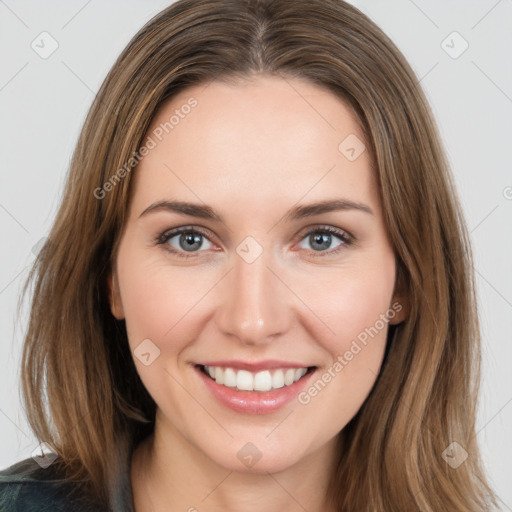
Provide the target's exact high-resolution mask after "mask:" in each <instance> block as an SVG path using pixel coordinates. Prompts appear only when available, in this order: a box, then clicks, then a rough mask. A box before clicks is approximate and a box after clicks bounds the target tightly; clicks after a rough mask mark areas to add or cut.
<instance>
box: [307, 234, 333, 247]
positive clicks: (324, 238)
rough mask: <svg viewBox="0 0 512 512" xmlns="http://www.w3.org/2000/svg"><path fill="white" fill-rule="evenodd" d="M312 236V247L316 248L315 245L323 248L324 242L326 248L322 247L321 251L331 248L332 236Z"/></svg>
mask: <svg viewBox="0 0 512 512" xmlns="http://www.w3.org/2000/svg"><path fill="white" fill-rule="evenodd" d="M312 236H313V243H312V244H311V246H312V247H313V248H315V244H318V245H320V246H321V245H322V242H323V244H324V246H323V247H320V249H328V248H329V245H330V241H331V235H328V234H320V233H317V234H315V235H312Z"/></svg>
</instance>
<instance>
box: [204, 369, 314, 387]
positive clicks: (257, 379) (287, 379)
mask: <svg viewBox="0 0 512 512" xmlns="http://www.w3.org/2000/svg"><path fill="white" fill-rule="evenodd" d="M200 368H201V370H202V371H203V372H204V373H205V374H206V375H208V376H209V377H210V378H211V379H212V380H214V381H215V382H216V383H217V384H219V385H221V386H225V387H228V388H236V389H238V390H239V391H260V392H265V391H271V390H273V389H280V388H282V387H285V386H291V385H292V384H293V383H295V382H297V381H298V380H300V379H301V378H302V377H304V375H306V373H308V372H309V371H312V370H313V369H314V368H315V367H308V368H274V369H272V370H263V371H259V372H250V371H248V370H236V369H234V368H223V367H221V366H207V365H200Z"/></svg>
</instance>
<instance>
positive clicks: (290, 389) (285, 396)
mask: <svg viewBox="0 0 512 512" xmlns="http://www.w3.org/2000/svg"><path fill="white" fill-rule="evenodd" d="M195 370H196V371H197V372H198V373H199V376H200V377H201V379H202V380H203V382H204V383H205V385H206V387H207V388H208V389H209V390H210V392H211V393H212V395H213V396H214V397H215V398H216V399H217V400H218V401H219V402H220V403H221V404H222V405H225V406H226V407H228V408H229V409H232V410H233V411H236V412H242V413H245V414H269V413H271V412H274V411H277V410H278V409H280V408H281V407H284V406H285V405H286V404H288V403H289V402H291V401H292V400H293V399H294V398H295V397H296V396H297V395H298V394H299V393H300V392H301V391H302V389H303V388H304V387H305V386H306V384H307V383H308V382H309V380H310V379H311V376H312V375H313V374H314V373H315V370H313V371H311V372H309V373H307V374H306V375H304V377H302V378H301V379H299V380H298V381H297V382H294V383H293V384H291V385H290V386H284V387H282V388H279V389H272V390H270V391H240V390H238V389H236V388H228V387H227V386H223V385H221V384H217V382H216V381H214V380H213V379H211V378H210V377H208V376H207V375H206V374H205V373H204V372H203V371H202V370H201V368H200V367H198V366H196V367H195Z"/></svg>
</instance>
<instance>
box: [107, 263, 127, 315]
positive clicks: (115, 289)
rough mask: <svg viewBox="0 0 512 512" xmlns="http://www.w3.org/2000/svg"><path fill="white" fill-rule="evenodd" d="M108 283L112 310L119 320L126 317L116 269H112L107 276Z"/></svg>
mask: <svg viewBox="0 0 512 512" xmlns="http://www.w3.org/2000/svg"><path fill="white" fill-rule="evenodd" d="M107 284H108V292H109V293H108V299H109V303H110V311H111V312H112V315H114V317H115V318H116V319H117V320H123V319H124V309H123V303H122V302H121V293H120V291H119V285H118V280H117V275H116V272H115V271H111V272H110V273H109V275H108V277H107Z"/></svg>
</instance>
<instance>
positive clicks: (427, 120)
mask: <svg viewBox="0 0 512 512" xmlns="http://www.w3.org/2000/svg"><path fill="white" fill-rule="evenodd" d="M258 74H266V75H271V76H276V77H281V78H283V79H289V78H294V77H296V78H301V79H306V80H309V81H310V82H312V83H314V84H316V85H318V86H320V87H323V88H324V89H325V90H328V91H330V92H332V93H334V94H335V95H337V96H338V97H339V98H340V99H341V100H343V101H344V102H345V103H346V104H347V105H348V106H349V107H350V108H351V109H352V110H353V111H354V113H355V114H356V115H357V118H358V120H359V122H360V124H361V127H362V129H363V132H364V133H365V136H366V141H365V142H366V145H367V149H368V150H369V151H370V152H371V156H372V159H373V163H374V169H375V173H376V175H377V177H378V183H379V189H380V194H381V198H382V205H383V209H384V214H385V219H386V223H387V228H388V230H389V234H390V237H391V240H392V243H393V246H394V250H395V255H396V261H397V268H398V274H397V275H398V279H399V280H400V281H401V283H402V285H403V286H404V288H405V290H406V292H407V297H408V302H409V313H408V318H407V320H406V321H405V322H404V323H402V324H399V325H398V326H397V327H395V328H393V329H391V330H390V333H389V338H388V346H387V350H386V356H385V360H384V363H383V366H382V369H381V372H380V374H379V376H378V379H377V381H376V384H375V386H374V388H373V390H372V392H371V394H370V395H369V396H368V398H367V399H366V401H365V403H364V404H363V405H362V407H361V408H360V410H359V412H358V413H357V415H356V416H355V417H354V418H353V419H352V420H351V421H350V423H349V424H348V425H347V426H346V427H345V428H344V429H343V430H342V432H341V433H340V435H339V447H338V449H339V456H338V465H337V468H336V471H335V473H333V475H332V481H331V485H330V488H329V496H328V498H329V500H330V502H331V503H333V504H335V507H336V508H337V509H338V510H340V511H346V512H348V511H350V512H354V511H379V512H382V511H393V512H399V511H404V512H405V511H407V512H410V511H412V510H421V511H425V512H427V511H429V512H434V511H435V512H442V511H450V512H454V511H469V510H471V511H483V510H488V507H489V505H490V504H494V505H496V501H495V497H494V495H493V492H492V490H491V489H490V487H489V486H488V484H487V483H486V479H485V475H484V474H483V473H482V469H481V468H482V466H481V462H480V458H479V452H478V446H477V440H476V435H475V410H476V403H477V395H478V385H479V371H480V368H479V364H480V341H479V325H478V320H477V310H476V300H475V292H474V284H473V274H472V263H471V251H470V244H469V240H468V234H467V231H466V227H465V223H464V219H463V217H462V215H461V208H460V206H459V203H458V200H457V196H456V193H455V191H454V187H453V184H452V178H451V176H450V171H449V166H448V163H447V160H446V157H445V154H444V150H443V148H442V144H441V142H440V137H439V134H438V131H437V128H436V126H435V123H434V120H433V116H432V114H431V110H430V107H429V105H428V103H427V101H426V98H425V95H424V93H423V92H422V90H421V87H420V85H419V83H418V79H417V77H416V76H415V75H414V73H413V71H412V70H411V68H410V66H409V65H408V63H407V62H406V60H405V58H404V57H403V55H402V54H401V53H400V51H399V50H398V49H397V48H396V46H395V45H394V44H393V43H392V41H391V40H390V39H389V38H388V37H387V36H386V35H385V34H384V33H383V32H382V31H381V30H380V29H379V28H378V27H377V26H376V25H375V24H374V23H373V22H372V21H371V20H370V19H368V17H366V16H365V15H364V14H362V13H361V12H360V11H359V10H357V9H356V8H355V7H353V6H351V5H349V4H347V3H345V2H343V1H341V0H274V1H272V0H260V1H250V0H179V1H178V2H176V3H174V4H172V5H171V6H169V7H168V8H166V9H165V10H163V11H162V12H161V13H159V14H158V15H157V16H155V17H154V18H153V19H151V20H150V21H149V22H148V23H147V24H146V25H145V26H144V27H143V28H142V29H141V30H140V31H139V32H138V33H137V34H136V35H135V36H134V37H133V39H132V40H131V41H130V42H129V44H128V46H127V47H126V48H125V50H124V51H123V52H122V54H121V55H120V56H119V58H118V59H117V61H116V62H115V64H114V66H113V67H112V69H111V71H110V72H109V73H108V76H107V77H106V79H105V81H104V83H103V85H102V86H101V88H100V90H99V92H98V94H97V95H96V97H95V99H94V102H93V104H92V106H91V108H90V111H89V113H88V116H87V118H86V121H85V124H84V126H83V129H82V132H81V134H80V137H79V140H78V143H77V146H76V149H75V152H74V154H73V159H72V162H71V167H70V171H69V175H68V179H67V183H66V188H65V192H64V197H63V200H62V203H61V206H60V210H59V211H58V214H57V217H56V220H55V223H54V225H53V228H52V230H51V232H50V234H49V237H48V241H47V243H46V244H45V245H44V247H43V249H42V250H41V252H40V254H39V256H38V258H37V260H36V262H35V264H34V267H33V269H32V271H31V274H30V276H29V280H28V281H27V283H26V286H25V289H24V293H26V292H27V290H28V288H29V284H30V283H33V284H34V287H33V298H32V302H31V314H30V322H29V327H28V332H27V334H26V339H25V344H24V349H23V356H22V391H23V399H24V405H25V408H26V411H27V415H28V419H29V422H30V425H31V427H32V429H33V431H34V433H35V435H36V436H37V438H38V439H40V440H41V441H45V442H47V443H48V444H49V445H50V446H52V447H53V449H54V450H55V452H56V453H57V454H58V455H59V458H58V459H57V460H56V461H55V462H54V464H61V465H62V467H63V469H64V471H65V474H66V475H67V478H68V479H69V480H72V481H75V482H81V483H82V485H83V486H84V487H86V488H87V489H88V490H89V491H90V492H92V493H93V495H94V496H96V497H97V499H98V501H99V502H103V503H107V502H108V500H109V493H110V492H111V486H112V479H113V478H114V473H115V472H116V471H119V468H120V464H126V463H128V461H127V460H126V459H121V458H120V453H123V452H122V449H121V448H122V447H132V448H133V447H134V446H136V445H137V443H139V442H140V441H141V440H142V439H143V438H144V437H145V436H146V435H148V434H149V433H150V432H151V431H152V429H153V426H154V417H155V407H156V405H155V403H154V401H153V399H152V398H151V396H150V395H149V394H148V392H147V391H146V389H145V388H144V386H143V384H142V382H141V380H140V378H139V376H138V374H137V371H136V368H135V365H134V363H133V360H132V356H131V354H130V350H129V345H128V341H127V334H126V330H125V325H124V322H123V321H117V320H116V319H115V318H114V317H113V316H112V314H111V312H110V307H109V298H108V288H107V284H106V278H107V275H108V273H109V271H110V270H111V268H112V263H113V255H114V254H115V251H116V247H117V244H118V241H119V237H120V235H121V232H122V229H123V226H124V223H125V219H126V213H127V208H128V203H129V199H130V194H129V192H130V183H131V181H132V179H131V178H132V176H133V172H136V163H137V158H138V149H139V148H140V147H141V145H142V144H143V142H144V137H145V135H146V132H147V130H148V128H149V125H150V122H151V120H152V119H153V117H154V115H155V113H156V111H157V109H158V108H159V107H160V106H161V105H162V103H163V102H164V101H165V100H167V99H169V98H171V97H172V96H173V95H174V94H176V93H178V92H179V91H181V90H183V89H185V88H186V87H187V86H189V85H193V84H194V85H195V84H201V83H204V84H207V83H208V82H209V81H211V80H221V81H231V82H232V83H236V82H237V80H242V79H244V78H248V77H250V76H255V75H258ZM127 162H129V165H127ZM123 169H124V170H123ZM107 184H109V185H107ZM453 442H456V443H458V446H459V448H458V449H459V450H460V449H461V448H462V450H465V451H466V452H467V454H468V457H467V459H466V460H465V461H464V462H463V463H461V464H460V465H459V466H458V467H457V468H454V467H452V466H451V465H449V464H448V463H447V462H445V458H443V453H445V450H446V449H447V448H448V449H449V446H450V445H451V443H453ZM452 446H453V445H452Z"/></svg>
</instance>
